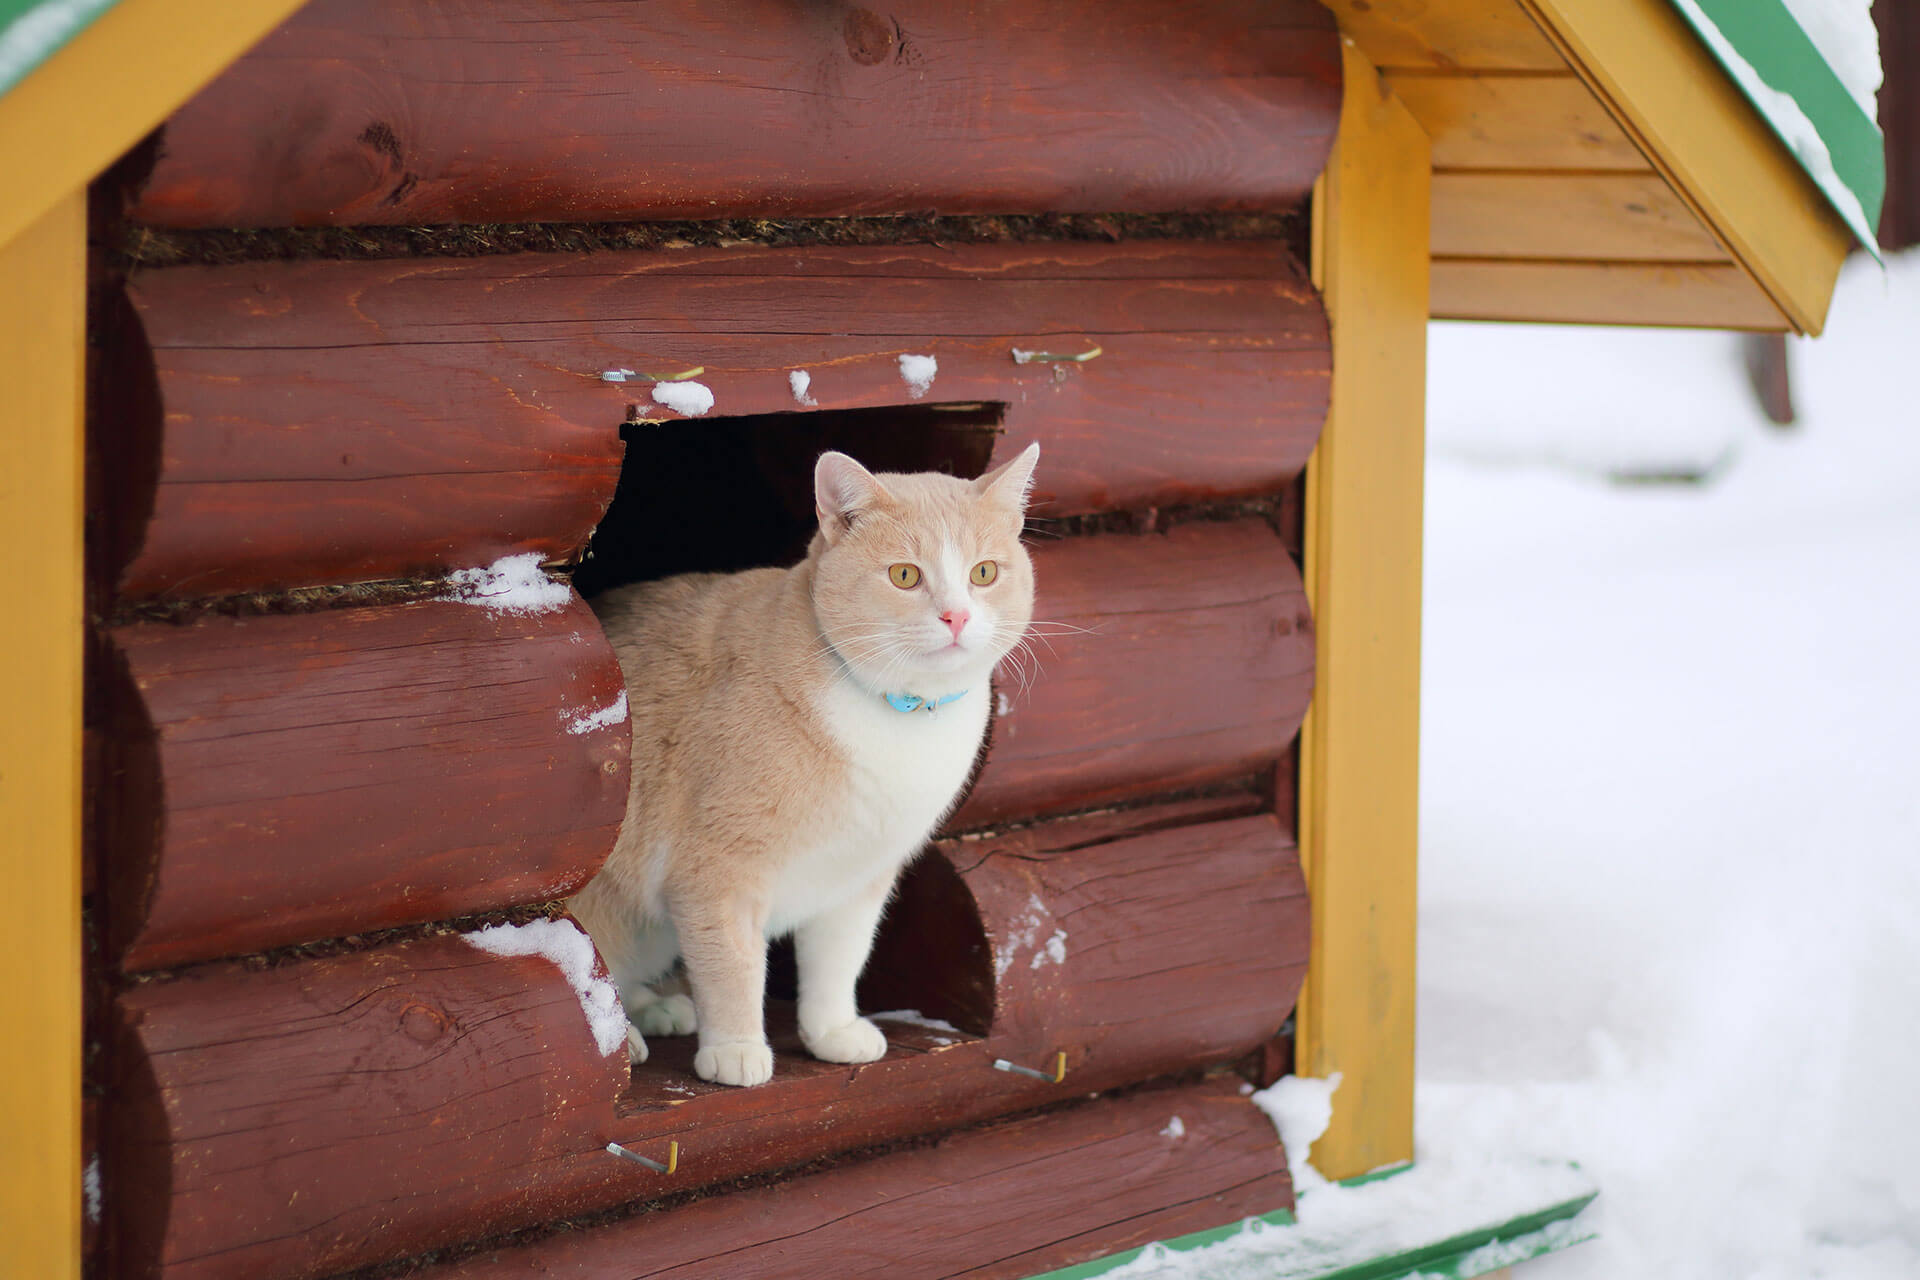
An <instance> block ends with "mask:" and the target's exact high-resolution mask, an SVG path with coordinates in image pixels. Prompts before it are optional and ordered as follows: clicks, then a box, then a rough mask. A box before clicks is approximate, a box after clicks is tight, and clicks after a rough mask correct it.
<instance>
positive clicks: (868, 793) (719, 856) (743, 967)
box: [570, 444, 1040, 1085]
mask: <svg viewBox="0 0 1920 1280" xmlns="http://www.w3.org/2000/svg"><path fill="white" fill-rule="evenodd" d="M1039 456H1040V447H1039V446H1038V445H1037V444H1035V445H1029V446H1028V447H1027V449H1026V450H1025V451H1024V452H1022V453H1021V454H1020V456H1018V457H1017V458H1014V459H1013V460H1012V461H1010V462H1008V463H1006V464H1005V465H1004V466H1001V467H1000V468H998V469H997V470H994V471H992V472H989V473H988V474H986V475H984V476H981V477H980V478H979V479H977V480H961V479H957V478H955V477H953V476H948V475H938V474H932V473H920V474H892V473H882V474H879V475H875V474H874V473H872V472H870V471H868V470H867V469H866V468H864V467H862V466H861V465H860V464H859V463H858V462H856V461H854V460H853V459H852V458H850V457H848V456H846V455H845V454H842V453H826V454H822V455H821V457H820V458H819V460H818V462H817V463H816V464H815V467H814V502H815V508H816V512H815V514H816V516H817V518H818V521H819V528H818V531H817V532H816V533H815V534H814V536H813V539H812V543H811V545H810V546H809V548H808V551H807V556H806V559H805V560H803V561H801V562H800V563H799V564H798V565H796V566H794V567H793V568H790V569H753V570H748V571H747V572H744V573H735V574H697V573H696V574H684V575H681V576H679V577H674V578H666V579H663V580H661V581H658V582H648V583H642V584H639V585H636V586H631V587H623V588H618V589H615V590H612V591H607V592H604V593H602V594H601V595H600V596H598V597H597V598H596V599H595V600H594V602H593V607H594V611H595V612H596V613H597V614H598V615H599V617H600V620H601V624H602V626H603V627H604V629H605V631H606V634H607V638H608V639H609V641H611V643H612V645H613V650H614V653H615V654H616V655H617V657H618V658H619V661H620V669H621V673H622V674H623V676H624V677H625V679H626V684H627V691H628V706H629V707H630V709H631V715H632V722H633V723H632V728H633V770H632V789H631V791H630V792H629V795H628V799H627V812H626V818H625V820H624V822H623V823H622V825H621V829H620V835H619V838H618V839H617V841H616V842H615V845H614V850H613V852H612V854H611V855H610V856H609V857H608V859H607V862H606V865H605V866H604V867H603V868H602V869H601V871H600V873H599V874H598V875H597V876H595V877H594V879H593V880H592V881H591V882H589V883H588V884H587V886H586V887H585V888H584V889H582V890H581V891H580V892H579V894H577V895H576V896H575V897H574V898H573V899H572V901H571V903H570V906H571V908H572V910H573V913H574V916H575V918H576V919H578V920H579V921H580V923H581V924H582V925H584V926H585V927H586V929H587V932H588V933H589V934H590V935H591V936H592V938H593V940H594V942H595V944H596V945H597V946H598V947H599V949H600V954H601V955H602V956H603V957H604V958H605V960H606V963H607V967H608V969H609V971H610V972H611V974H612V975H613V979H614V981H615V983H616V984H617V985H618V986H619V988H620V994H621V998H622V1001H623V1003H624V1004H625V1005H626V1009H627V1016H628V1019H629V1024H630V1026H629V1031H628V1037H627V1041H628V1054H629V1057H630V1059H631V1060H633V1061H636V1062H638V1061H644V1060H645V1058H646V1052H647V1049H646V1039H645V1037H646V1035H647V1034H660V1035H676V1034H678V1035H684V1034H686V1033H688V1032H692V1031H695V1030H696V1029H697V1031H698V1034H699V1045H698V1049H697V1051H696V1052H695V1055H694V1071H695V1072H696V1073H697V1074H698V1075H699V1076H700V1077H701V1078H702V1079H705V1080H711V1081H715V1082H718V1083H720V1084H728V1085H757V1084H762V1083H764V1082H765V1081H767V1080H768V1079H770V1078H771V1076H772V1074H773V1051H772V1049H771V1048H770V1046H769V1045H768V1043H767V1038H766V1032H765V1027H764V1020H763V1004H764V995H765V986H766V964H767V943H768V941H769V940H770V939H773V938H778V937H781V936H784V935H786V934H788V933H791V934H792V935H793V939H794V954H795V959H796V960H797V961H798V965H799V978H800V990H799V1009H798V1013H799V1023H800V1038H801V1041H802V1043H803V1044H804V1045H805V1046H806V1048H807V1050H808V1052H810V1053H812V1054H813V1055H814V1056H815V1057H817V1058H821V1059H824V1060H826V1061H828V1062H871V1061H873V1060H874V1059H876V1058H879V1057H880V1056H881V1055H882V1054H884V1053H885V1052H886V1050H887V1042H886V1037H885V1036H884V1035H883V1034H882V1033H881V1031H880V1029H879V1028H878V1027H876V1026H875V1025H874V1024H873V1023H872V1022H870V1021H868V1020H867V1019H866V1018H863V1017H861V1016H860V1014H859V1011H858V1010H857V1008H856V1007H855V1002H854V985H855V983H856V982H857V981H858V979H859V977H860V971H861V969H862V968H864V967H865V965H866V961H867V954H868V952H869V951H870V950H871V949H872V946H873V937H874V932H875V930H876V928H877V927H878V925H879V921H880V917H881V913H882V912H883V911H884V910H885V907H886V904H887V900H888V898H889V897H890V896H891V894H892V892H893V885H894V881H895V880H896V879H897V878H898V876H899V873H900V871H901V869H902V868H903V867H904V866H905V865H906V864H907V862H908V861H909V860H911V859H912V858H913V856H914V855H915V854H916V853H918V852H919V851H920V849H921V847H922V846H923V845H924V844H925V842H926V840H927V838H928V836H929V835H931V834H932V832H933V830H934V828H935V827H937V826H938V825H939V824H940V822H941V821H942V820H943V819H944V818H945V817H946V815H947V814H948V812H949V811H950V810H951V809H952V807H953V805H954V802H955V801H956V799H957V798H958V797H959V793H960V790H961V788H962V787H963V786H965V784H966V781H967V778H968V776H969V775H970V773H971V772H972V769H973V764H974V760H975V758H976V756H977V754H978V752H979V749H980V745H981V742H982V739H983V737H984V735H985V733H986V728H987V720H988V713H989V710H990V708H989V703H990V701H991V697H992V694H991V691H990V687H989V684H990V680H991V677H992V673H993V670H994V667H995V666H996V665H997V664H998V663H999V662H1000V660H1001V659H1002V658H1003V657H1005V656H1006V655H1007V654H1008V652H1009V651H1010V650H1012V649H1013V648H1014V646H1015V645H1016V644H1018V643H1019V641H1020V639H1021V637H1022V636H1023V634H1024V633H1025V631H1026V630H1027V627H1028V625H1029V623H1030V622H1031V620H1032V616H1033V590H1034V583H1033V565H1032V562H1031V561H1030V560H1029V558H1028V556H1027V553H1026V551H1025V549H1024V548H1023V547H1022V546H1021V543H1020V535H1021V530H1022V527H1023V525H1024V522H1025V514H1026V502H1027V491H1028V489H1029V487H1030V486H1031V484H1032V481H1033V469H1034V466H1035V464H1036V463H1037V462H1038V460H1039ZM682 959H684V963H685V973H686V982H687V985H688V986H689V987H690V988H691V998H689V995H688V994H687V993H685V992H679V991H667V990H665V989H664V985H663V983H662V979H665V978H667V977H668V975H669V974H670V973H671V971H672V970H673V969H674V968H675V965H676V961H679V960H682Z"/></svg>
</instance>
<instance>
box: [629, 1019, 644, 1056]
mask: <svg viewBox="0 0 1920 1280" xmlns="http://www.w3.org/2000/svg"><path fill="white" fill-rule="evenodd" d="M646 1060H647V1038H646V1037H645V1036H643V1035H641V1034H640V1028H638V1027H636V1026H634V1025H633V1024H632V1023H631V1022H629V1023H628V1024H627V1065H629V1066H638V1065H639V1064H640V1063H642V1062H645V1061H646Z"/></svg>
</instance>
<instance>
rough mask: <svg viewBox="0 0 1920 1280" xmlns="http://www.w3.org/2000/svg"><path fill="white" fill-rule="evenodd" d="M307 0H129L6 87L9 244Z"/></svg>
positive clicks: (2, 213)
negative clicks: (7, 88)
mask: <svg viewBox="0 0 1920 1280" xmlns="http://www.w3.org/2000/svg"><path fill="white" fill-rule="evenodd" d="M301 3H302V0H120V3H118V4H116V5H114V7H113V8H111V9H109V10H107V12H105V13H104V14H102V15H100V17H99V18H98V19H96V20H95V21H94V22H93V24H92V25H91V26H89V27H87V28H86V29H85V30H83V31H81V32H80V34H79V35H77V36H75V37H74V38H73V39H72V40H71V41H69V42H68V44H67V45H66V47H64V48H62V49H61V50H60V51H59V52H57V53H55V54H54V55H53V56H52V57H51V58H49V59H47V61H46V62H45V63H43V64H42V65H41V66H40V67H38V68H37V69H36V70H34V71H33V72H32V73H31V74H29V75H28V76H27V78H26V79H25V80H22V81H21V82H20V83H19V84H17V85H15V86H14V87H13V89H12V90H11V91H9V92H8V93H7V94H6V95H4V96H0V174H3V175H5V177H4V179H3V180H0V245H4V244H6V243H7V242H8V241H9V240H11V239H13V237H14V236H16V235H18V234H19V233H20V232H21V231H23V230H24V229H25V228H27V227H28V226H31V225H32V224H33V223H34V222H35V220H37V219H38V218H39V217H40V216H41V215H42V214H44V213H45V212H46V211H47V210H48V209H50V208H52V207H53V205H54V203H55V202H56V201H58V200H60V199H62V198H63V197H65V196H66V195H67V193H68V192H70V191H73V190H74V189H75V188H77V187H82V186H85V185H86V184H87V183H88V182H91V181H92V180H93V178H94V177H95V176H96V175H97V174H99V173H100V171H101V170H103V169H105V168H106V167H107V166H108V165H110V164H112V163H113V162H114V161H115V160H117V159H118V158H119V157H120V156H121V154H122V153H124V152H125V151H126V150H127V149H128V148H130V147H131V146H133V144H134V143H136V142H138V141H140V139H141V138H142V137H144V136H146V134H147V133H148V132H149V131H150V130H151V129H153V128H154V127H155V126H156V125H158V124H159V123H160V122H161V121H162V120H165V119H166V118H167V116H168V115H170V114H171V113H172V112H173V111H174V109H175V108H176V107H178V106H179V105H180V104H181V103H183V102H185V101H186V100H187V99H188V98H190V97H192V96H193V95H194V94H195V93H196V92H198V91H199V89H200V87H201V86H202V85H204V84H205V83H206V82H207V81H209V80H211V79H213V77H214V76H216V75H218V74H220V72H221V71H222V70H223V69H224V68H225V67H226V66H227V64H228V63H230V62H232V61H233V60H234V59H235V58H237V57H239V56H240V55H241V54H243V53H245V52H246V51H247V49H248V48H250V47H251V46H252V45H253V44H254V42H255V41H257V40H259V39H260V37H261V36H264V35H266V34H267V32H269V31H271V30H273V28H274V27H276V26H278V25H279V24H280V23H281V22H282V21H284V20H285V19H286V17H287V15H289V14H291V13H292V12H293V11H294V10H295V9H298V8H299V7H300V5H301Z"/></svg>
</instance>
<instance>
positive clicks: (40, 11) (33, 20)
mask: <svg viewBox="0 0 1920 1280" xmlns="http://www.w3.org/2000/svg"><path fill="white" fill-rule="evenodd" d="M116 3H118V0H0V94H3V93H5V92H7V91H8V90H9V89H11V88H13V86H15V85H17V84H19V83H20V82H21V81H22V80H25V79H26V78H27V76H28V75H30V74H31V73H32V72H33V70H34V69H35V68H36V67H38V66H39V65H40V64H41V63H43V62H45V61H46V60H47V59H48V58H51V57H52V56H53V55H54V54H56V53H58V52H60V50H61V49H63V48H65V47H66V45H67V42H68V41H70V40H72V39H73V38H74V37H75V36H77V35H79V34H80V33H81V32H82V31H84V30H86V29H87V26H88V25H89V24H90V23H92V22H93V20H94V19H95V18H97V17H99V16H100V15H101V14H103V13H105V12H106V11H107V10H109V9H111V8H113V6H114V5H115V4H116Z"/></svg>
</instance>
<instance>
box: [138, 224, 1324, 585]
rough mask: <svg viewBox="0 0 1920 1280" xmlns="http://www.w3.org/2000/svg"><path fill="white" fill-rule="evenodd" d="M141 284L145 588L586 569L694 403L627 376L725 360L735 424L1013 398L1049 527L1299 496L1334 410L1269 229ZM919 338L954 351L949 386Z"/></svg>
mask: <svg viewBox="0 0 1920 1280" xmlns="http://www.w3.org/2000/svg"><path fill="white" fill-rule="evenodd" d="M129 287H130V290H131V294H132V302H133V308H134V312H135V315H136V318H137V332H136V334H135V335H134V338H133V339H131V340H130V341H129V342H128V344H127V346H128V348H129V351H128V354H127V356H126V358H125V359H126V363H127V364H128V366H129V368H130V369H131V370H132V372H130V374H129V376H128V379H127V385H126V386H125V387H124V388H122V389H121V390H120V394H122V395H123V396H125V397H126V399H127V408H126V410H125V413H124V414H123V415H121V416H123V417H124V418H125V419H127V420H128V421H127V424H126V427H125V430H126V447H125V448H124V449H121V450H118V451H117V453H116V455H115V464H114V465H113V466H112V467H106V468H103V470H104V472H105V475H104V477H103V478H104V479H105V481H106V482H107V484H108V485H109V486H110V488H112V489H113V492H112V501H111V505H112V506H113V507H114V508H115V509H117V510H125V511H129V512H133V513H135V515H134V516H133V517H132V518H131V519H130V521H129V524H130V525H131V526H132V527H130V528H129V529H127V530H126V531H125V532H124V533H123V534H122V535H121V536H119V537H118V538H117V539H116V540H115V546H114V547H113V548H112V549H111V550H110V551H109V553H108V554H107V556H106V557H105V558H106V559H107V560H108V561H109V562H110V566H111V567H110V569H109V576H110V577H111V578H112V580H113V582H114V584H115V586H116V587H117V590H118V592H119V593H120V595H121V596H122V597H123V598H130V597H139V596H146V595H153V594H159V593H170V594H193V595H205V594H214V593H218V592H223V591H240V590H254V589H264V588H274V587H287V586H297V585H304V584H308V583H320V582H341V581H355V580H360V579H366V578H376V577H394V576H404V575H408V574H413V573H420V572H428V571H434V570H439V569H445V568H448V567H453V566H460V565H471V564H483V563H488V562H489V561H491V560H492V559H494V558H495V557H497V556H499V555H502V554H506V553H509V552H516V551H523V550H534V551H538V552H540V553H541V554H542V555H544V556H546V557H548V558H549V559H565V558H567V557H570V556H572V555H574V554H575V553H576V552H577V551H578V550H579V548H580V547H581V546H582V545H583V544H584V542H585V540H586V538H587V536H588V534H589V532H590V531H591V529H592V527H593V525H594V523H595V522H596V521H597V520H598V519H599V518H600V515H601V513H602V512H603V511H604V510H605V508H606V505H607V502H608V500H609V499H610V498H611V496H612V494H613V490H614V485H615V482H616V480H617V476H618V468H619V461H620V442H619V440H618V438H617V432H618V430H619V427H620V424H621V423H622V422H623V421H624V420H626V419H627V418H629V417H641V418H651V419H661V420H664V419H670V418H672V417H674V416H675V415H674V414H673V413H672V412H671V411H669V410H667V409H665V408H662V407H661V406H660V405H658V404H656V403H654V402H653V400H652V399H651V396H650V394H649V393H650V391H651V387H652V384H651V383H647V382H639V383H633V382H629V383H624V384H623V383H609V382H605V381H603V380H602V379H601V376H600V375H601V374H602V373H603V372H605V371H608V370H620V369H627V370H633V371H635V375H636V377H637V376H638V375H641V374H648V373H652V374H668V373H678V372H681V371H684V370H687V369H690V368H696V367H698V368H701V369H703V370H704V372H703V373H702V374H701V376H700V379H699V381H700V382H702V383H703V384H704V385H706V386H707V387H709V388H710V389H711V390H712V392H713V394H714V397H715V406H714V409H713V412H712V416H732V415H741V414H769V413H781V412H789V411H795V410H799V409H801V408H802V407H803V406H802V404H801V402H800V401H799V400H798V399H796V396H795V394H794V391H793V389H792V386H791V384H790V382H789V377H788V375H789V373H790V372H791V371H793V370H801V369H804V370H807V371H809V373H810V375H811V378H812V381H811V385H810V387H809V389H808V392H807V396H808V399H809V401H810V402H811V404H810V406H808V407H815V406H817V407H818V408H820V409H823V410H834V409H850V408H858V407H869V406H885V405H904V404H909V403H914V402H915V400H916V399H921V398H922V396H923V397H924V398H923V400H922V402H923V403H933V402H936V401H937V402H961V403H978V402H983V401H985V402H994V403H998V404H1002V405H1004V406H1005V410H1004V415H1003V424H1004V427H1005V432H1006V434H1005V436H1004V438H1003V440H1002V441H1001V445H1000V448H999V449H998V450H996V452H997V453H998V454H999V455H1001V456H1002V457H1009V456H1012V454H1013V453H1014V452H1017V451H1018V450H1019V449H1021V448H1024V447H1025V446H1026V445H1027V444H1028V443H1030V442H1032V441H1034V440H1039V441H1041V442H1042V443H1043V445H1044V447H1045V449H1046V458H1045V461H1044V462H1043V464H1042V466H1041V468H1040V473H1039V477H1038V482H1037V488H1036V493H1035V499H1036V502H1037V503H1039V504H1041V505H1040V506H1038V508H1037V510H1039V511H1040V512H1041V513H1043V514H1046V515H1062V514H1070V513H1072V512H1077V511H1089V510H1099V509H1103V508H1108V507H1115V506H1121V507H1131V506H1167V505H1172V504H1177V503H1183V502H1197V501H1202V500H1208V499H1216V498H1231V497H1241V496H1248V495H1254V494H1269V493H1273V492H1276V491H1278V490H1279V489H1280V488H1282V487H1283V486H1284V485H1285V484H1286V483H1287V481H1288V480H1289V479H1290V478H1291V477H1293V476H1295V475H1298V474H1299V472H1300V471H1301V469H1302V468H1303V467H1304V466H1305V464H1306V459H1307V456H1308V454H1309V453H1311V451H1312V449H1313V445H1314V443H1315V441H1316V439H1317V438H1318V435H1319V429H1320V423H1321V422H1322V421H1323V420H1324V418H1325V416H1326V407H1327V400H1326V389H1327V372H1328V368H1329V363H1328V351H1329V345H1328V333H1327V327H1326V318H1325V315H1324V313H1323V312H1322V310H1321V308H1320V303H1319V299H1318V297H1317V295H1315V293H1314V292H1313V290H1312V288H1311V286H1310V285H1308V284H1307V283H1306V281H1305V279H1304V275H1303V273H1302V271H1301V269H1300V267H1299V264H1298V263H1297V262H1296V261H1295V260H1294V259H1293V257H1292V255H1291V253H1290V252H1289V250H1288V249H1287V248H1286V247H1285V246H1284V245H1279V244H1274V243H1267V242H1253V241H1241V242H1227V243H1219V244H1189V243H1181V242H1175V241H1134V242H1127V243H1123V244H1116V245H1100V244H1088V243H1066V242H1061V243H1046V244H1029V245H974V246H959V247H951V248H935V247H930V246H901V247H894V248H848V249H818V250H703V251H687V252H668V253H606V254H595V255H591V256H567V255H544V254H525V255H515V256H507V257H500V258H484V259H458V260H455V259H427V260H420V259H416V260H407V261H387V262H359V263H341V262H296V263H254V264H246V265H241V266H230V267H182V268H172V269H167V270H161V271H153V272H149V273H146V274H143V275H141V276H139V277H138V278H136V279H135V280H134V281H133V283H132V284H131V285H130V286H129ZM1096 345H1098V346H1100V347H1101V348H1102V349H1103V351H1102V354H1101V355H1100V356H1099V357H1098V358H1097V359H1095V360H1092V361H1090V362H1087V363H1084V364H1079V363H1030V364H1019V363H1016V362H1015V361H1014V359H1013V356H1012V354H1011V352H1012V349H1013V348H1016V347H1018V348H1021V349H1024V350H1041V351H1048V352H1064V353H1067V354H1073V353H1079V352H1084V351H1086V350H1088V349H1090V348H1091V347H1093V346H1096ZM143 350H144V351H145V352H150V355H148V354H143ZM906 354H925V355H931V356H933V357H935V359H936V360H937V361H938V373H937V375H936V377H935V378H934V381H933V383H932V385H931V387H930V388H924V389H922V390H916V388H915V387H914V386H913V385H911V384H909V383H908V382H907V381H905V380H904V379H903V376H902V372H901V365H900V357H901V356H902V355H906ZM146 368H150V370H151V372H150V374H148V373H142V372H141V370H142V369H146ZM142 388H147V389H148V390H147V392H145V393H143V392H142V390H141V389H142ZM107 420H108V421H113V420H114V419H113V418H112V417H109V418H108V419H107ZM1170 423H1178V424H1179V429H1178V431H1177V432H1171V431H1170V428H1169V424H1170ZM636 440H637V441H639V443H638V444H636V446H635V447H636V448H642V449H644V448H645V435H644V429H641V434H639V435H637V436H636ZM127 455H131V456H127ZM640 461H641V460H638V459H637V460H636V463H637V464H639V463H640ZM807 461H808V462H809V463H810V461H811V460H810V459H809V460H807ZM141 513H150V514H146V515H142V514H141Z"/></svg>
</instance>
